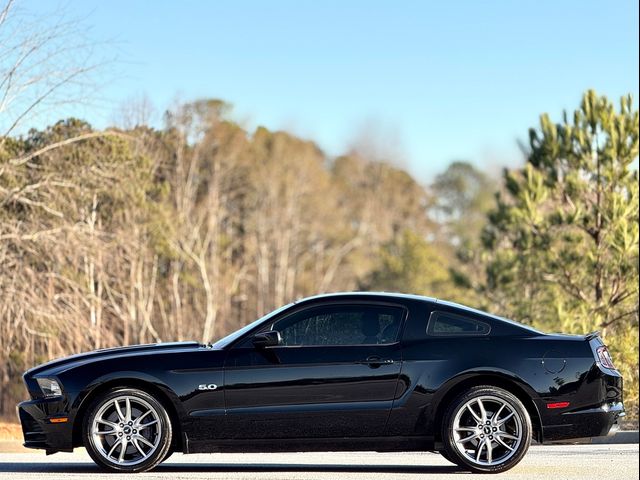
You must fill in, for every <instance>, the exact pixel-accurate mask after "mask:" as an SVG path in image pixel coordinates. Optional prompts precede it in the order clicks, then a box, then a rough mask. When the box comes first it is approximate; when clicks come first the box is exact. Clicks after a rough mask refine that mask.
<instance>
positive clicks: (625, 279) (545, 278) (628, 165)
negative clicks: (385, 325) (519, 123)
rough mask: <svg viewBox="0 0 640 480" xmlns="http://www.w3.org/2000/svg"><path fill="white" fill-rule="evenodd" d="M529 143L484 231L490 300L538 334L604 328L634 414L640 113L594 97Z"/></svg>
mask: <svg viewBox="0 0 640 480" xmlns="http://www.w3.org/2000/svg"><path fill="white" fill-rule="evenodd" d="M529 144H530V152H529V155H528V160H527V163H526V165H525V166H524V168H522V169H520V170H515V171H506V172H505V175H504V190H503V192H501V193H500V195H498V197H497V204H496V207H495V209H494V210H493V211H492V212H491V213H490V215H489V224H488V225H487V227H486V228H485V230H484V232H483V245H484V253H483V255H484V257H485V259H486V280H485V283H484V289H483V293H484V294H485V295H487V298H489V299H490V301H492V302H493V303H495V304H498V305H499V306H500V310H501V313H502V314H504V315H507V316H510V317H512V318H515V319H517V320H521V321H526V322H529V323H531V324H534V325H536V326H538V327H541V328H546V329H553V330H563V331H565V332H570V333H586V332H588V331H592V330H601V331H602V334H603V336H604V337H605V339H606V341H607V342H608V343H609V344H611V347H612V350H613V351H614V354H617V355H619V357H618V358H617V360H618V363H619V364H621V365H622V370H624V371H625V373H626V380H627V381H626V384H625V387H626V388H625V390H626V395H627V399H628V401H629V404H630V405H629V406H630V407H632V411H633V409H635V410H636V412H637V401H638V373H637V372H638V341H637V339H638V169H637V161H638V111H637V110H635V109H634V107H633V104H632V101H631V98H630V97H623V98H622V99H621V100H620V106H619V108H618V109H617V110H616V109H615V108H614V106H613V104H612V103H611V102H610V101H609V100H608V99H607V98H606V97H600V96H598V95H596V94H595V93H594V92H593V91H589V92H587V93H586V94H585V95H584V97H583V99H582V103H581V105H580V108H579V109H578V110H576V111H575V112H574V113H573V115H568V114H567V113H565V114H564V115H563V120H562V122H560V123H557V124H555V123H553V122H552V121H551V120H550V118H549V116H548V115H546V114H545V115H542V116H541V118H540V128H539V129H537V130H536V129H532V130H531V131H530V134H529ZM636 414H637V413H636Z"/></svg>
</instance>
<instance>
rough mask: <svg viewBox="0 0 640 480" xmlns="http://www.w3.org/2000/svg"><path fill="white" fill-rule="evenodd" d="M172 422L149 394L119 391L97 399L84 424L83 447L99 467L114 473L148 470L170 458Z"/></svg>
mask: <svg viewBox="0 0 640 480" xmlns="http://www.w3.org/2000/svg"><path fill="white" fill-rule="evenodd" d="M171 433H172V432H171V421H170V419H169V415H168V414H167V411H166V410H165V408H164V407H163V406H162V405H161V404H160V403H159V402H158V401H157V400H155V399H154V398H153V397H151V396H150V395H149V394H148V393H146V392H144V391H142V390H137V389H132V388H118V389H114V390H111V391H109V392H107V393H106V394H105V395H103V396H101V397H100V398H98V399H97V400H96V401H95V402H94V404H93V405H92V407H91V408H90V409H89V414H88V415H87V416H86V417H85V423H84V444H85V447H86V448H87V451H88V452H89V454H90V455H91V457H92V458H93V459H94V460H95V461H96V463H98V464H99V465H101V466H103V467H105V468H107V469H109V470H113V471H117V472H142V471H146V470H150V469H151V468H153V467H155V466H156V465H157V464H159V463H160V462H161V461H163V460H164V459H165V458H166V457H167V456H168V454H169V449H170V448H171Z"/></svg>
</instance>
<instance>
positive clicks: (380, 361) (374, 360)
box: [356, 357, 393, 367]
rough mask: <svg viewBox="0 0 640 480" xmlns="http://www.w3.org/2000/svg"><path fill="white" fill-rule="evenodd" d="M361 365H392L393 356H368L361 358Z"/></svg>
mask: <svg viewBox="0 0 640 480" xmlns="http://www.w3.org/2000/svg"><path fill="white" fill-rule="evenodd" d="M356 363H359V364H361V365H369V366H370V367H379V366H380V365H391V364H393V359H391V358H380V357H368V358H367V359H366V360H361V361H359V362H356Z"/></svg>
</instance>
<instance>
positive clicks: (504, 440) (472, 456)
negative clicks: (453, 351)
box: [442, 386, 531, 472]
mask: <svg viewBox="0 0 640 480" xmlns="http://www.w3.org/2000/svg"><path fill="white" fill-rule="evenodd" d="M442 438H443V443H444V447H445V453H446V456H447V457H449V458H450V459H451V460H452V461H454V462H455V463H458V464H459V465H461V466H464V467H467V468H470V469H471V470H474V471H477V472H501V471H504V470H508V469H510V468H511V467H513V466H514V465H516V464H517V463H518V462H519V461H520V460H521V459H522V457H523V456H524V454H525V453H526V451H527V449H528V448H529V444H530V442H531V419H530V418H529V414H528V413H527V410H526V408H525V407H524V405H522V402H521V401H520V400H519V399H518V398H517V397H515V396H514V395H513V394H511V393H510V392H507V391H506V390H502V389H500V388H497V387H492V386H483V387H474V388H472V389H470V390H469V391H467V392H465V393H464V394H462V395H460V396H459V397H458V398H457V399H456V400H454V401H453V403H452V404H451V405H450V407H449V409H448V410H447V413H446V414H445V417H444V422H443V431H442Z"/></svg>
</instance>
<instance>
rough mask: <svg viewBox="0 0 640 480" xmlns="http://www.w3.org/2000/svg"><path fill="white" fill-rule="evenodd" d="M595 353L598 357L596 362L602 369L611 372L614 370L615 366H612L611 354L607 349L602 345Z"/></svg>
mask: <svg viewBox="0 0 640 480" xmlns="http://www.w3.org/2000/svg"><path fill="white" fill-rule="evenodd" d="M596 353H597V355H598V361H599V362H600V364H601V365H602V366H603V367H604V368H610V369H611V370H615V369H616V367H615V365H614V364H613V359H612V358H611V354H610V353H609V349H608V348H607V347H605V346H604V345H603V346H601V347H598V349H597V350H596Z"/></svg>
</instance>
